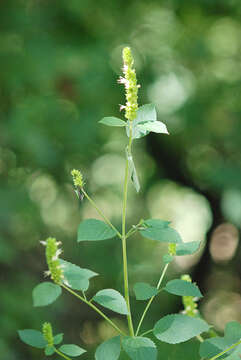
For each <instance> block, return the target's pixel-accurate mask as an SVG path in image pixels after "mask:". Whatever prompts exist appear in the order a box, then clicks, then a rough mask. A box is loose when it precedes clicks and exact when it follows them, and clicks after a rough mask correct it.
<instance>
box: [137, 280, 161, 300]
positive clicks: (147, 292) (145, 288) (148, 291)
mask: <svg viewBox="0 0 241 360" xmlns="http://www.w3.org/2000/svg"><path fill="white" fill-rule="evenodd" d="M134 293H135V295H136V300H147V299H150V298H151V297H152V296H155V295H157V294H158V289H157V288H156V287H154V286H151V285H149V284H147V283H144V282H138V283H136V284H135V285H134Z"/></svg>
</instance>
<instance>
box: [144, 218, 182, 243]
mask: <svg viewBox="0 0 241 360" xmlns="http://www.w3.org/2000/svg"><path fill="white" fill-rule="evenodd" d="M143 224H144V225H145V226H146V229H143V230H140V233H141V235H142V236H144V237H146V238H148V239H152V240H157V241H161V242H167V243H181V242H182V239H181V237H180V235H179V234H178V232H177V231H176V230H174V229H173V228H171V227H169V224H170V222H169V221H164V220H158V219H149V220H145V221H144V223H143Z"/></svg>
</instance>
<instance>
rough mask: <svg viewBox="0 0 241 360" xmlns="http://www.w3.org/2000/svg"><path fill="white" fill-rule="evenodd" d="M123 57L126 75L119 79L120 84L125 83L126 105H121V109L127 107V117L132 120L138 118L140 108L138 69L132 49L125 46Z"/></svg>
mask: <svg viewBox="0 0 241 360" xmlns="http://www.w3.org/2000/svg"><path fill="white" fill-rule="evenodd" d="M122 57H123V62H124V65H123V73H124V77H122V76H121V77H120V78H119V80H118V83H119V84H123V85H124V86H125V90H126V105H120V110H123V109H125V117H126V118H127V119H128V120H130V121H132V120H134V119H135V118H136V113H137V110H138V103H137V99H138V96H137V94H138V88H139V87H140V85H137V80H136V71H135V69H134V68H133V63H134V60H133V57H132V54H131V49H130V48H129V47H125V48H124V49H123V52H122Z"/></svg>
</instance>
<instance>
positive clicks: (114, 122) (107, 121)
mask: <svg viewBox="0 0 241 360" xmlns="http://www.w3.org/2000/svg"><path fill="white" fill-rule="evenodd" d="M99 123H100V124H104V125H107V126H126V122H125V121H123V120H121V119H119V118H117V117H115V116H108V117H104V118H103V119H101V120H100V121H99Z"/></svg>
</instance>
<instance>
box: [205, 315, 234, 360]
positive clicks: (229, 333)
mask: <svg viewBox="0 0 241 360" xmlns="http://www.w3.org/2000/svg"><path fill="white" fill-rule="evenodd" d="M240 338H241V324H240V323H238V322H236V321H231V322H229V323H228V324H227V325H226V327H225V331H224V336H223V337H220V336H217V337H214V338H210V339H207V340H204V342H202V343H201V345H200V351H199V354H200V356H201V357H205V358H207V359H209V358H212V357H213V356H215V355H217V354H219V353H220V352H222V351H224V350H226V349H228V348H229V347H230V346H232V345H233V344H235V343H236V342H238V341H239V340H240ZM231 352H234V350H232V351H231ZM225 355H226V356H228V355H230V351H229V352H227V354H225ZM233 358H234V359H235V353H234V355H233ZM227 359H229V356H228V357H227ZM231 359H232V356H231V357H230V360H231Z"/></svg>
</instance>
